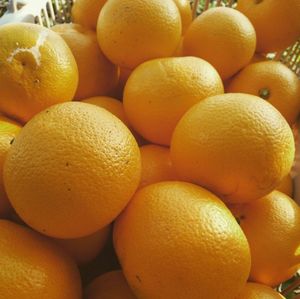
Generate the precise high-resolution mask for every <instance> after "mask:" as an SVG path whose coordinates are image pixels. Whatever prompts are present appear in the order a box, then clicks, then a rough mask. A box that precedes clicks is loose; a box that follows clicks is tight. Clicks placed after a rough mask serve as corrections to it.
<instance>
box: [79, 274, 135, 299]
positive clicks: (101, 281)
mask: <svg viewBox="0 0 300 299" xmlns="http://www.w3.org/2000/svg"><path fill="white" fill-rule="evenodd" d="M100 298H101V299H121V298H122V299H135V298H136V297H135V296H134V295H133V293H132V291H131V289H130V288H129V286H128V284H127V282H126V280H125V277H124V275H123V273H122V271H112V272H108V273H105V274H103V275H101V276H99V277H97V278H96V279H94V280H93V281H92V282H91V283H90V284H89V285H88V286H87V288H86V290H85V297H84V299H100Z"/></svg>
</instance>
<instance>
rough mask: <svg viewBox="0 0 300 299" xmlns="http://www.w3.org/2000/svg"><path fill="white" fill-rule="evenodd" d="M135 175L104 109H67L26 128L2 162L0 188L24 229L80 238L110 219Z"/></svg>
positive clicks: (120, 127) (125, 144)
mask: <svg viewBox="0 0 300 299" xmlns="http://www.w3.org/2000/svg"><path fill="white" fill-rule="evenodd" d="M140 172H141V162H140V151H139V148H138V145H137V143H136V141H135V139H134V137H133V135H132V134H131V133H130V131H129V130H128V128H127V127H126V126H125V125H124V124H123V123H122V122H121V121H120V120H119V119H118V118H117V117H115V116H114V115H112V114H111V113H110V112H108V111H106V110H105V109H103V108H99V107H96V106H94V105H91V104H86V103H80V102H70V103H63V104H58V105H55V106H52V107H50V108H48V109H47V110H44V111H42V112H41V113H39V114H38V115H36V117H34V118H33V119H32V120H31V121H30V122H28V123H27V124H26V125H25V127H24V128H23V129H22V131H21V133H20V134H19V135H18V137H17V138H16V140H15V142H14V143H13V145H12V147H11V149H10V151H9V154H8V155H7V159H6V161H5V165H4V183H5V188H6V191H7V194H8V197H9V199H10V201H11V203H12V205H13V207H14V208H15V210H16V211H17V213H18V214H19V215H20V217H21V218H22V219H23V220H24V221H25V222H26V223H27V224H28V225H30V226H32V227H33V228H34V229H36V230H37V231H39V232H41V233H44V234H46V235H49V236H51V237H57V238H79V237H83V236H86V235H89V234H92V233H94V232H96V231H97V230H99V229H101V228H103V227H104V226H106V225H108V224H109V223H110V222H112V221H113V220H114V218H115V217H116V216H117V215H118V214H119V213H120V212H121V211H122V209H123V208H124V207H125V206H126V204H127V203H128V201H129V199H130V198H131V197H132V195H133V193H134V192H135V190H136V188H137V187H138V184H139V181H140Z"/></svg>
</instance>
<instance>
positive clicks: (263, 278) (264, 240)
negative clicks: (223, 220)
mask: <svg viewBox="0 0 300 299" xmlns="http://www.w3.org/2000/svg"><path fill="white" fill-rule="evenodd" d="M230 209H231V211H232V212H233V214H234V215H235V217H236V218H238V219H239V222H240V225H241V228H242V229H243V231H244V233H245V235H246V237H247V239H248V242H249V245H250V250H251V259H252V265H251V273H250V280H251V281H256V282H259V283H263V284H266V285H270V286H272V287H274V286H276V285H279V284H280V283H282V282H283V281H285V280H287V279H289V278H290V277H291V276H293V274H294V273H295V272H296V271H297V269H299V266H300V208H299V206H298V205H297V204H296V203H295V202H294V201H293V200H292V199H291V198H289V197H288V196H287V195H285V194H283V193H281V192H279V191H273V192H272V193H270V194H268V195H267V196H265V197H263V198H261V199H258V200H256V201H254V202H252V203H250V204H243V205H235V206H232V207H230Z"/></svg>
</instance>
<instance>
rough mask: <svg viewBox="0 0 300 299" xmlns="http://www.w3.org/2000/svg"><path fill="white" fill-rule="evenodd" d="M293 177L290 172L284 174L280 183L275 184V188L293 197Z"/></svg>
mask: <svg viewBox="0 0 300 299" xmlns="http://www.w3.org/2000/svg"><path fill="white" fill-rule="evenodd" d="M293 185H294V183H293V179H292V177H291V175H290V174H288V175H287V176H285V177H284V178H283V180H282V181H281V183H280V184H279V185H278V186H277V188H276V190H277V191H280V192H282V193H284V194H286V195H287V196H289V197H293V193H294V191H293V189H294V186H293Z"/></svg>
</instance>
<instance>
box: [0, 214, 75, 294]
mask: <svg viewBox="0 0 300 299" xmlns="http://www.w3.org/2000/svg"><path fill="white" fill-rule="evenodd" d="M0 235H1V238H0V251H1V255H0V265H1V267H0V289H1V295H0V296H1V298H3V299H4V298H5V299H17V298H22V299H41V298H43V299H54V298H55V299H70V298H72V299H80V298H81V282H80V276H79V272H78V269H77V268H76V266H75V264H74V262H73V261H72V260H71V259H70V258H69V257H68V256H67V255H66V254H65V253H64V252H63V250H61V249H60V248H59V247H58V246H56V245H55V244H54V242H51V241H50V240H49V239H47V238H45V237H43V236H41V235H39V234H38V233H36V232H34V231H32V230H30V229H28V228H25V227H22V226H20V225H17V224H15V223H13V222H10V221H7V220H0Z"/></svg>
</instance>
